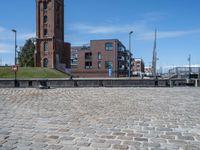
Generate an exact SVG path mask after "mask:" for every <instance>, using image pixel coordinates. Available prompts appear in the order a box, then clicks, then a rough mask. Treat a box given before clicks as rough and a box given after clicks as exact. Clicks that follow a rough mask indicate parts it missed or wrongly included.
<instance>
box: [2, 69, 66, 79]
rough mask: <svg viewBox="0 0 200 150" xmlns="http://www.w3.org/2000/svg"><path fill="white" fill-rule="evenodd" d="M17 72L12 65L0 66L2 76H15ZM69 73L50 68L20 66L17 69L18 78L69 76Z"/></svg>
mask: <svg viewBox="0 0 200 150" xmlns="http://www.w3.org/2000/svg"><path fill="white" fill-rule="evenodd" d="M14 75H15V73H14V72H13V71H12V69H11V67H0V78H14V77H15V76H14ZM68 77H69V75H67V74H65V73H62V72H60V71H57V70H55V69H49V68H37V67H19V68H18V71H17V78H18V79H26V78H68Z"/></svg>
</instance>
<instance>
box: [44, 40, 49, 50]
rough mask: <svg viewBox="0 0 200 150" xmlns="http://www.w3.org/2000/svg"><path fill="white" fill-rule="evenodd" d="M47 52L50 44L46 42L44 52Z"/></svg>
mask: <svg viewBox="0 0 200 150" xmlns="http://www.w3.org/2000/svg"><path fill="white" fill-rule="evenodd" d="M47 51H48V43H47V42H44V52H47Z"/></svg>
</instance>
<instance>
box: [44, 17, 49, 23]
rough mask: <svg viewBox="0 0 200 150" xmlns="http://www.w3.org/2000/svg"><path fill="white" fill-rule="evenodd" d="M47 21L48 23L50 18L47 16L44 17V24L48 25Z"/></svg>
mask: <svg viewBox="0 0 200 150" xmlns="http://www.w3.org/2000/svg"><path fill="white" fill-rule="evenodd" d="M47 21H48V17H47V16H46V15H45V16H44V23H47Z"/></svg>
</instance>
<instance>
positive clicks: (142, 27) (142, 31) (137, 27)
mask: <svg viewBox="0 0 200 150" xmlns="http://www.w3.org/2000/svg"><path fill="white" fill-rule="evenodd" d="M69 29H70V30H72V31H75V32H79V33H83V34H117V33H129V32H130V31H132V30H133V31H134V35H135V39H137V40H153V39H154V30H152V29H149V28H148V26H147V25H146V23H140V24H120V25H89V24H84V23H82V24H81V23H79V24H73V25H70V26H69ZM197 33H198V34H199V33H200V29H191V30H182V31H181V30H180V31H179V30H175V31H162V30H158V31H157V38H158V39H164V38H176V37H183V36H187V35H191V34H197Z"/></svg>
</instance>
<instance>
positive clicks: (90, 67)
mask: <svg viewBox="0 0 200 150" xmlns="http://www.w3.org/2000/svg"><path fill="white" fill-rule="evenodd" d="M85 69H92V62H91V61H88V62H85Z"/></svg>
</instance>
